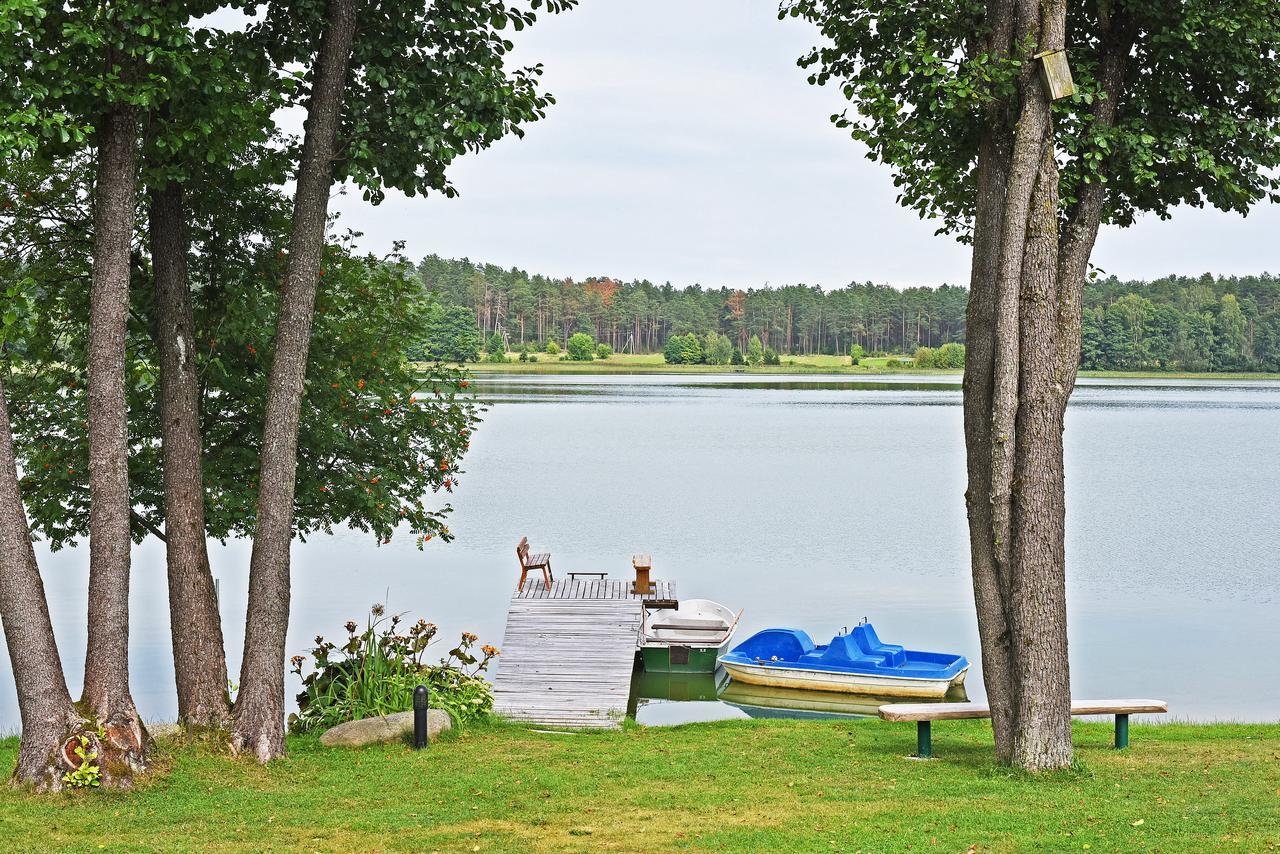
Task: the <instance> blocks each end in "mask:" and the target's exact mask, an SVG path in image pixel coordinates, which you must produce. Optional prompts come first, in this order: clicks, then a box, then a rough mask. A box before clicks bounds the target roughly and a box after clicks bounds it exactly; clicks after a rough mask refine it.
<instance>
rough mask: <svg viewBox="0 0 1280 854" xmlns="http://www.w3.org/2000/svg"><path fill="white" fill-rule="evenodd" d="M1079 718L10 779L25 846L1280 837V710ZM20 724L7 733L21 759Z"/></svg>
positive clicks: (698, 736) (173, 751)
mask: <svg viewBox="0 0 1280 854" xmlns="http://www.w3.org/2000/svg"><path fill="white" fill-rule="evenodd" d="M1110 739H1111V726H1110V724H1107V723H1077V724H1076V727H1075V740H1076V745H1077V748H1078V754H1079V760H1080V767H1079V768H1077V769H1075V770H1072V771H1069V772H1064V773H1060V774H1054V775H1047V776H1045V777H1041V778H1032V777H1028V776H1025V775H1021V774H1016V773H1011V772H1009V771H1007V770H1005V769H1000V768H997V767H994V766H993V765H992V762H991V751H990V743H991V735H990V729H989V727H988V726H987V725H986V724H985V722H979V721H955V722H948V723H947V724H945V725H942V726H940V727H939V728H938V731H937V733H936V734H935V750H936V751H937V753H938V756H939V758H938V759H936V760H934V761H931V762H918V761H915V760H911V759H908V758H906V757H905V755H904V754H906V753H907V752H908V751H909V750H910V749H911V748H913V747H914V740H915V739H914V729H913V728H912V727H911V726H910V725H893V724H885V723H883V722H881V721H877V720H870V719H864V720H857V719H851V720H848V721H785V720H759V721H750V722H728V723H716V724H695V725H690V726H685V727H679V728H675V729H649V728H643V727H635V726H629V727H628V728H627V729H625V730H623V731H621V732H613V733H602V734H581V735H551V734H540V733H537V732H534V731H530V730H526V729H521V728H517V727H513V726H502V725H492V726H480V727H473V728H471V729H468V730H466V731H464V732H462V733H458V734H456V735H453V736H452V737H447V738H446V739H445V740H444V741H442V742H441V743H438V744H435V745H432V746H431V747H430V748H429V749H428V750H425V751H422V752H414V751H413V750H411V749H409V748H408V747H407V746H406V745H388V746H383V747H374V748H368V749H364V750H330V749H326V748H323V747H321V746H320V745H319V744H318V742H317V741H316V740H315V739H312V738H291V739H290V741H289V751H290V754H289V757H288V758H287V759H284V760H282V761H280V762H278V763H275V764H273V765H271V766H269V767H266V768H262V767H259V766H257V765H254V764H252V763H251V762H247V761H234V760H231V759H228V758H227V757H225V756H221V755H216V754H211V753H209V752H208V751H204V750H200V749H196V748H186V747H180V746H179V747H173V748H170V749H169V752H168V754H167V755H166V756H165V757H163V759H162V764H163V765H164V766H165V767H164V770H163V771H161V772H160V773H158V774H156V775H154V776H153V777H152V778H151V779H149V780H147V781H146V782H144V783H143V784H141V785H140V786H139V787H138V789H136V790H135V791H132V792H102V791H92V792H78V793H69V794H61V795H56V796H52V797H50V796H40V795H34V794H30V793H28V792H25V791H21V790H16V789H13V788H5V789H4V790H3V791H0V833H3V836H4V838H5V841H6V843H7V846H8V847H9V848H11V849H13V850H20V849H23V848H29V849H32V850H50V849H60V850H67V849H78V850H107V851H111V850H144V849H145V850H160V849H163V850H192V849H197V848H200V849H214V850H220V851H242V850H262V849H263V848H265V847H268V846H271V847H273V848H276V849H284V850H326V851H327V850H345V851H379V850H388V851H391V850H440V851H520V852H529V851H551V850H555V851H561V850H571V851H588V850H592V851H594V850H614V851H637V850H647V851H656V850H663V849H667V848H686V849H692V850H703V849H718V850H741V851H776V850H804V851H812V850H854V849H858V848H861V849H865V850H875V851H884V850H891V851H899V850H905V849H906V848H908V847H913V848H925V849H931V850H941V851H963V850H973V849H970V848H969V846H976V848H977V850H980V851H1014V850H1031V849H1040V850H1043V849H1052V850H1075V851H1080V850H1088V849H1093V850H1098V851H1103V850H1131V849H1135V848H1154V849H1157V850H1177V851H1184V850H1200V849H1203V848H1209V847H1213V848H1215V849H1222V850H1228V851H1258V850H1266V849H1268V848H1273V847H1276V846H1280V789H1277V785H1280V782H1278V781H1280V724H1176V723H1175V724H1157V725H1135V726H1134V728H1133V746H1132V747H1131V748H1130V749H1129V750H1127V751H1124V752H1117V751H1114V750H1112V749H1110V747H1109V745H1110ZM16 751H17V742H16V740H15V739H12V738H10V739H6V740H3V741H0V763H4V764H6V766H7V767H12V764H13V761H14V758H15V754H16Z"/></svg>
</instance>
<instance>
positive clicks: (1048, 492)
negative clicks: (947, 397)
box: [965, 0, 1079, 770]
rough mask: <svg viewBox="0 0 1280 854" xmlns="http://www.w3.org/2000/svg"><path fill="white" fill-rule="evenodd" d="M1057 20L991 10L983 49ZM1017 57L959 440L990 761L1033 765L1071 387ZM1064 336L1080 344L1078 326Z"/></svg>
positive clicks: (991, 160) (1062, 655) (988, 173)
mask: <svg viewBox="0 0 1280 854" xmlns="http://www.w3.org/2000/svg"><path fill="white" fill-rule="evenodd" d="M1065 21H1066V15H1065V6H1064V5H1063V3H1062V2H1061V0H1016V4H1010V3H1007V2H1005V3H993V4H991V5H990V6H989V18H988V24H989V25H990V33H991V35H990V37H989V38H990V43H989V44H987V45H985V48H986V49H987V50H990V51H993V52H1005V50H1006V49H1007V50H1012V48H1013V45H1014V44H1015V43H1016V44H1023V43H1026V44H1031V45H1036V46H1038V47H1037V49H1038V48H1039V47H1060V46H1061V45H1062V43H1063V40H1064V37H1065V36H1064V31H1065ZM1006 39H1008V41H1006ZM1026 60H1029V57H1026V58H1025V59H1024V66H1023V70H1022V74H1021V77H1020V80H1019V87H1018V94H1017V96H1016V98H1017V102H1016V104H1014V105H1011V107H1010V110H1011V112H1012V114H1013V115H1015V116H1016V117H1017V121H1016V124H1013V125H1011V124H1010V122H1009V120H1008V114H1007V113H1005V108H1003V107H1001V106H1000V105H993V106H992V107H991V108H990V109H989V110H988V112H987V114H986V115H985V116H984V124H985V128H984V134H983V138H982V140H981V143H980V148H979V161H978V200H977V202H978V203H977V208H976V215H975V223H974V259H973V267H972V271H971V272H972V281H971V292H970V302H969V308H968V312H967V341H968V352H967V354H966V357H967V358H966V366H965V438H966V449H967V464H968V470H969V483H968V493H967V503H968V508H969V524H970V549H971V558H972V562H973V582H974V599H975V604H976V607H977V612H978V627H979V635H980V637H981V642H982V654H983V677H984V681H985V683H986V686H987V693H988V697H989V699H990V703H991V707H992V728H993V731H994V734H995V744H996V757H997V760H998V761H1000V762H1002V763H1008V762H1012V763H1014V764H1016V765H1019V766H1021V767H1023V768H1027V769H1030V770H1040V769H1045V768H1056V767H1062V766H1064V765H1067V764H1069V763H1070V761H1071V714H1070V702H1071V691H1070V671H1069V666H1068V660H1067V634H1066V587H1065V550H1064V546H1063V542H1064V520H1065V511H1064V500H1063V476H1062V423H1063V420H1062V419H1063V414H1064V412H1065V406H1066V400H1067V397H1068V396H1069V395H1070V390H1071V385H1072V383H1073V381H1074V372H1072V373H1071V375H1070V378H1069V379H1068V378H1067V376H1066V375H1065V372H1064V371H1063V369H1062V359H1063V351H1062V338H1063V336H1064V335H1065V336H1067V337H1068V338H1069V337H1070V335H1071V328H1069V326H1064V320H1067V319H1069V316H1070V315H1071V308H1070V305H1069V304H1065V303H1063V302H1062V300H1061V297H1062V296H1063V295H1062V294H1060V292H1059V286H1058V280H1059V259H1058V255H1059V251H1058V248H1059V243H1058V217H1059V211H1058V173H1057V167H1056V163H1055V162H1054V159H1053V152H1052V146H1051V142H1052V126H1051V119H1050V111H1049V103H1048V100H1047V98H1046V96H1045V94H1044V92H1043V90H1042V89H1041V87H1040V83H1039V81H1038V80H1037V79H1036V76H1035V63H1034V62H1030V61H1026ZM1010 126H1012V127H1013V131H1012V133H1011V134H1010V133H1009V132H1008V130H1007V129H1008V128H1009V127H1010ZM1077 305H1078V302H1077ZM1076 313H1077V314H1078V309H1077V312H1076ZM1074 329H1075V334H1076V346H1077V348H1078V343H1079V342H1078V333H1079V323H1078V320H1077V321H1076V324H1075V327H1074Z"/></svg>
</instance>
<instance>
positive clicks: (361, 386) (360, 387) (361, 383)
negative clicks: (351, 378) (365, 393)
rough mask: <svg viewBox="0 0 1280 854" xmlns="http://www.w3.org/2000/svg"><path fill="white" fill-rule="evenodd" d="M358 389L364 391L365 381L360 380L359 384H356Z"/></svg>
mask: <svg viewBox="0 0 1280 854" xmlns="http://www.w3.org/2000/svg"><path fill="white" fill-rule="evenodd" d="M356 388H358V389H363V388H364V380H360V381H358V382H357V383H356Z"/></svg>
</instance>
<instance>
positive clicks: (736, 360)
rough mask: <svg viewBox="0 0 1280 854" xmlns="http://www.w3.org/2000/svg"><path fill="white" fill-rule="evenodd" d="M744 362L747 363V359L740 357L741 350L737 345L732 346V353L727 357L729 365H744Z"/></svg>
mask: <svg viewBox="0 0 1280 854" xmlns="http://www.w3.org/2000/svg"><path fill="white" fill-rule="evenodd" d="M746 363H747V360H746V359H744V358H742V351H741V350H739V349H738V348H737V347H734V348H733V355H732V356H730V357H729V364H731V365H745V364H746Z"/></svg>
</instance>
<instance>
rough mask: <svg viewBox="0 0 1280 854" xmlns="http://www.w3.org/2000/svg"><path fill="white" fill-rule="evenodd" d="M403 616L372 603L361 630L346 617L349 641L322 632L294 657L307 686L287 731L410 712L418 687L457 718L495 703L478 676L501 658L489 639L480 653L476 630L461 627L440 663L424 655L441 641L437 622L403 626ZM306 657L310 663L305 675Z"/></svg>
mask: <svg viewBox="0 0 1280 854" xmlns="http://www.w3.org/2000/svg"><path fill="white" fill-rule="evenodd" d="M402 622H403V615H401V614H394V615H391V616H388V615H387V614H386V609H385V608H384V607H383V606H382V605H374V606H373V608H372V609H371V610H370V614H369V618H368V619H367V621H366V623H365V628H364V630H363V631H358V630H359V626H358V624H357V623H356V621H355V620H348V621H347V623H346V625H345V626H344V628H345V629H346V632H347V638H346V641H345V642H343V643H341V644H340V645H339V644H335V643H333V642H332V641H327V640H325V639H324V638H323V637H322V636H317V637H316V639H315V643H316V645H315V646H314V647H313V648H312V649H311V650H309V656H308V655H295V656H294V657H293V658H292V659H291V660H290V663H291V665H292V670H293V672H294V673H296V674H297V675H298V676H299V677H301V678H302V688H303V690H302V692H301V693H299V694H298V696H297V700H298V713H297V714H294V715H290V716H289V729H290V730H291V731H293V732H312V731H316V730H322V729H328V728H329V727H331V726H335V725H336V724H340V723H343V722H344V721H350V720H357V719H359V718H367V717H373V716H376V715H386V714H391V713H393V712H404V711H408V710H409V709H412V708H413V690H414V688H415V687H417V686H418V685H426V686H427V688H428V689H429V690H430V692H431V694H430V697H431V705H432V707H434V708H441V709H444V710H445V711H447V712H448V713H449V715H450V717H452V718H453V719H454V721H455V722H456V723H458V724H464V723H467V722H470V721H473V720H477V719H480V718H483V717H486V716H487V715H488V714H489V712H490V710H492V709H493V690H492V687H491V686H490V685H489V683H488V681H486V680H485V678H484V677H483V676H482V675H481V674H482V673H483V672H484V671H486V670H487V669H488V667H489V663H490V662H491V661H493V659H495V658H497V657H498V655H499V651H498V649H497V648H496V647H494V646H492V645H490V644H485V645H483V646H482V647H480V651H479V655H477V654H476V653H475V652H473V649H474V647H475V644H476V642H477V641H478V640H479V639H480V638H479V636H478V635H475V634H473V633H471V632H463V633H462V638H461V639H460V640H459V642H458V645H457V646H455V647H454V648H453V649H451V650H449V652H448V654H447V655H446V656H445V657H444V658H441V659H440V663H439V664H430V663H428V662H427V661H426V660H425V659H426V657H427V650H428V647H430V646H432V645H433V644H434V643H435V642H436V635H437V633H438V629H437V627H436V625H435V623H428V622H427V621H426V620H418V621H417V622H416V623H414V624H413V625H411V626H409V627H408V628H407V629H404V630H401V623H402ZM308 657H309V658H310V659H311V667H310V669H309V672H307V673H306V674H305V675H304V672H303V671H304V667H305V666H306V664H307V660H308Z"/></svg>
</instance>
